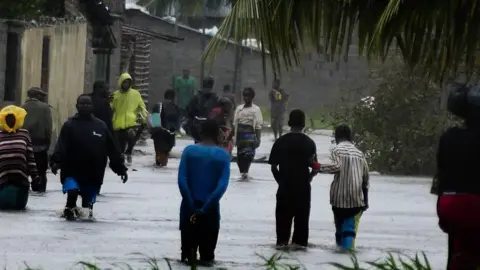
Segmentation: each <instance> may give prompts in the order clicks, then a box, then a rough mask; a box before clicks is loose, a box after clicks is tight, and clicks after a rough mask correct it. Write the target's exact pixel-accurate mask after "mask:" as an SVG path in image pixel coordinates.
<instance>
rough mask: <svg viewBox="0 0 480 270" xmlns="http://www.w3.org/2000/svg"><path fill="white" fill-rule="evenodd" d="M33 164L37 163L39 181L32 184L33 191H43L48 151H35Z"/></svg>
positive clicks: (45, 182)
mask: <svg viewBox="0 0 480 270" xmlns="http://www.w3.org/2000/svg"><path fill="white" fill-rule="evenodd" d="M34 154H35V164H36V165H37V171H38V176H39V177H40V182H39V183H37V184H35V185H32V190H33V191H38V192H45V191H46V190H47V170H48V152H47V151H41V152H35V153H34Z"/></svg>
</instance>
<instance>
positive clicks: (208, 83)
mask: <svg viewBox="0 0 480 270" xmlns="http://www.w3.org/2000/svg"><path fill="white" fill-rule="evenodd" d="M214 85H215V79H213V77H212V76H209V77H207V78H204V79H203V81H202V90H203V91H204V92H211V91H212V90H213V86H214Z"/></svg>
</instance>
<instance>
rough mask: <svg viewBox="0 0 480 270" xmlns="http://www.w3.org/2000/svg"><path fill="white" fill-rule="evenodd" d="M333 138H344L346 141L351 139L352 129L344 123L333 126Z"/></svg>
mask: <svg viewBox="0 0 480 270" xmlns="http://www.w3.org/2000/svg"><path fill="white" fill-rule="evenodd" d="M334 135H335V140H337V141H338V140H346V141H350V142H351V141H352V130H351V129H350V127H349V126H348V125H346V124H341V125H338V126H337V127H336V128H335V134H334Z"/></svg>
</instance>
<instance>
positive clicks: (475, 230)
mask: <svg viewBox="0 0 480 270" xmlns="http://www.w3.org/2000/svg"><path fill="white" fill-rule="evenodd" d="M479 209H480V195H473V194H455V195H441V196H440V198H439V200H438V205H437V214H438V218H439V225H440V228H441V229H442V230H443V231H444V232H445V233H447V234H448V235H449V237H451V238H452V239H453V247H452V248H451V250H452V252H451V254H449V256H450V260H451V261H450V267H449V268H448V270H475V269H478V268H479V267H480V248H479V246H478V243H479V242H480V212H479Z"/></svg>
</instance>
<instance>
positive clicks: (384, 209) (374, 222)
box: [0, 136, 446, 270]
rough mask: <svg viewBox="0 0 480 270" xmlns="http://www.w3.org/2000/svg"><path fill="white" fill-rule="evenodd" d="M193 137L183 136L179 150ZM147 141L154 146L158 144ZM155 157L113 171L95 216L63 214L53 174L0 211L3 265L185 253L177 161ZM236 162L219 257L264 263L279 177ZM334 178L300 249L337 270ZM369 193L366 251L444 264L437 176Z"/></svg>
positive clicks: (325, 143)
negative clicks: (17, 207) (159, 162)
mask: <svg viewBox="0 0 480 270" xmlns="http://www.w3.org/2000/svg"><path fill="white" fill-rule="evenodd" d="M313 137H314V139H315V141H316V142H317V146H318V152H319V153H320V154H322V153H323V157H326V154H327V152H328V147H329V143H330V138H328V137H324V136H313ZM187 143H189V142H188V141H179V142H178V146H177V148H176V150H175V151H176V152H179V151H181V148H182V147H183V146H184V145H186V144H187ZM270 147H271V140H269V139H264V145H263V146H262V147H261V148H260V149H259V154H258V156H262V155H266V154H267V153H268V152H269V150H270ZM151 148H153V147H151ZM141 149H143V150H144V151H146V152H147V154H150V153H152V149H150V147H141ZM152 164H153V156H150V155H146V156H137V157H135V159H134V164H133V166H132V167H133V168H134V169H136V171H133V172H131V173H130V180H129V182H128V183H127V184H125V185H124V184H121V181H120V179H119V178H118V177H116V176H115V175H114V174H113V173H111V172H108V173H107V176H106V180H105V182H106V183H105V185H104V195H103V196H101V197H99V198H98V203H97V204H96V205H95V216H96V218H97V222H95V223H87V222H73V223H69V222H66V221H63V220H61V219H60V218H58V217H57V212H58V211H59V210H60V209H62V208H63V206H64V203H65V197H64V196H63V194H62V193H61V186H60V184H59V181H58V178H57V177H54V176H51V177H50V179H51V181H50V183H49V192H48V193H47V194H46V195H45V196H44V197H36V196H31V197H30V200H29V204H28V208H29V210H28V211H27V212H22V213H5V212H2V213H0V215H1V222H0V267H3V266H6V267H7V269H23V268H21V267H22V266H23V262H24V261H25V262H28V264H29V265H30V266H32V267H37V266H42V267H43V269H59V270H60V269H71V267H72V265H74V263H75V262H77V261H80V260H87V261H90V262H96V263H99V264H100V265H102V266H105V267H107V266H108V265H109V264H110V263H117V262H129V263H131V264H133V265H134V266H137V265H141V262H140V261H139V260H138V256H132V255H128V254H130V253H133V252H141V253H145V254H147V255H152V256H156V257H158V258H162V257H167V258H170V259H172V260H176V259H177V258H178V257H179V248H180V244H179V243H180V241H179V240H180V235H179V232H178V211H179V204H180V194H179V192H178V188H177V184H176V174H177V171H176V169H177V167H178V160H171V162H170V164H169V168H167V169H158V168H154V167H153V166H152ZM232 165H233V166H232V182H231V184H230V186H229V189H228V191H227V193H226V195H225V197H224V199H223V201H222V225H221V226H222V227H221V232H220V237H219V243H218V247H217V259H218V261H219V262H220V263H219V265H220V266H222V267H228V269H256V268H257V267H258V265H260V264H261V260H260V259H259V258H258V256H257V255H256V254H261V255H266V256H269V255H271V254H273V253H274V252H275V250H274V249H273V244H274V243H275V224H274V207H275V203H274V201H275V192H276V184H275V182H274V181H273V179H272V177H271V175H270V169H269V167H268V166H267V165H264V164H254V165H253V166H252V171H251V175H252V176H253V177H254V178H255V179H254V180H253V181H251V182H249V183H244V182H236V179H238V177H239V174H238V170H237V168H236V166H234V164H232ZM330 182H331V176H329V175H320V176H317V177H316V178H315V180H314V183H313V187H312V212H311V221H310V242H311V248H309V250H308V251H307V252H295V253H291V256H294V257H296V258H298V259H299V260H300V261H301V262H302V263H303V264H304V265H305V266H306V268H307V269H331V268H330V267H329V266H327V265H325V263H327V262H331V261H334V262H344V263H347V262H349V257H348V256H347V255H341V254H336V253H334V252H333V251H334V228H333V221H332V220H333V217H332V214H331V210H330V206H329V204H328V191H329V184H330ZM370 200H371V202H370V205H371V209H370V210H369V211H368V212H367V213H365V215H364V216H363V217H362V221H361V223H360V228H359V235H358V240H357V245H358V253H357V254H358V257H359V258H360V259H361V260H374V259H377V258H378V257H380V256H382V255H384V254H385V253H386V252H387V251H393V252H405V253H407V254H414V253H415V252H417V251H422V250H423V251H425V252H426V253H427V255H428V257H429V258H430V260H431V263H432V264H433V267H434V269H442V268H443V266H444V264H445V261H446V259H445V257H446V237H445V235H444V234H443V233H442V232H441V231H440V230H439V229H438V226H437V220H436V215H435V211H434V210H435V197H433V196H431V195H430V194H429V179H422V178H401V177H384V176H372V183H371V195H370ZM175 269H177V268H175ZM178 269H186V268H182V267H180V266H179V268H178Z"/></svg>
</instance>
